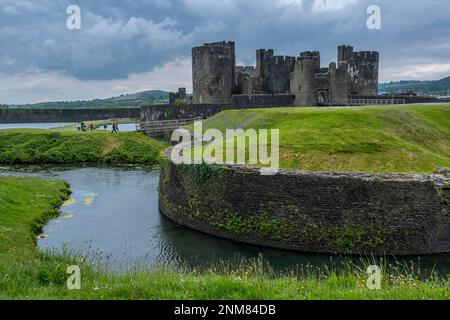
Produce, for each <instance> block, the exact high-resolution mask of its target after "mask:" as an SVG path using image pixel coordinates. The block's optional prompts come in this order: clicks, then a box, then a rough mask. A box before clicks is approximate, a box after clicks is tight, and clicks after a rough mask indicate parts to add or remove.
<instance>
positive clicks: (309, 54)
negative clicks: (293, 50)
mask: <svg viewBox="0 0 450 320" xmlns="http://www.w3.org/2000/svg"><path fill="white" fill-rule="evenodd" d="M300 58H301V59H305V60H312V62H313V67H314V72H315V73H319V72H320V52H318V51H305V52H302V53H300Z"/></svg>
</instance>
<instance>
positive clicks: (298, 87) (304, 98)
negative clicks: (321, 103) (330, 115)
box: [291, 57, 318, 107]
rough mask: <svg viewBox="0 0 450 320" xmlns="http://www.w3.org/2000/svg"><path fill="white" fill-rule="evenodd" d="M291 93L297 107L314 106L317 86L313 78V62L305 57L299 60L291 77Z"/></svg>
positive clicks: (316, 101) (316, 100)
mask: <svg viewBox="0 0 450 320" xmlns="http://www.w3.org/2000/svg"><path fill="white" fill-rule="evenodd" d="M291 93H292V94H294V95H295V101H294V104H295V106H297V107H307V106H316V105H317V104H318V99H317V86H316V79H315V77H314V61H313V60H312V59H308V58H306V57H303V58H300V59H299V60H298V61H297V62H296V64H295V69H294V72H293V73H292V75H291Z"/></svg>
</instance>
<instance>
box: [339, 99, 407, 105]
mask: <svg viewBox="0 0 450 320" xmlns="http://www.w3.org/2000/svg"><path fill="white" fill-rule="evenodd" d="M390 104H406V100H405V99H348V100H347V105H349V106H361V105H390Z"/></svg>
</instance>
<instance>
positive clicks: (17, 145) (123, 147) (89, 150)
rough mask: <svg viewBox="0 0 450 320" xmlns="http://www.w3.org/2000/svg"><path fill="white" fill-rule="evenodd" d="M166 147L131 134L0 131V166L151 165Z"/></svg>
mask: <svg viewBox="0 0 450 320" xmlns="http://www.w3.org/2000/svg"><path fill="white" fill-rule="evenodd" d="M166 146H167V144H166V143H162V142H158V141H155V140H153V139H150V138H148V137H146V136H144V135H142V134H139V133H135V132H124V133H118V134H111V133H109V132H108V133H105V132H76V131H75V132H71V131H67V132H65V131H53V130H34V129H13V130H0V164H2V165H30V164H38V165H42V164H70V165H73V164H107V165H122V164H142V165H144V164H145V165H152V164H155V163H157V162H158V161H159V153H160V151H161V150H162V149H163V148H165V147H166Z"/></svg>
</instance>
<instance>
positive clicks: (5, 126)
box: [0, 123, 136, 132]
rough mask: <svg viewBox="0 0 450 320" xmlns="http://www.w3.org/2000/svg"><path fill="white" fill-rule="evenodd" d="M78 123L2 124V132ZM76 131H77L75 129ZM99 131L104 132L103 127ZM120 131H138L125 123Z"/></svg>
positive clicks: (120, 127) (132, 124) (133, 125)
mask: <svg viewBox="0 0 450 320" xmlns="http://www.w3.org/2000/svg"><path fill="white" fill-rule="evenodd" d="M75 124H76V123H0V130H5V129H47V130H48V129H55V128H58V127H63V126H69V125H75ZM74 130H75V129H74ZM97 130H104V128H103V127H101V128H98V129H97ZM111 130H112V127H111V126H108V128H107V131H111ZM119 131H121V132H133V131H136V124H134V123H124V124H119Z"/></svg>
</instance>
